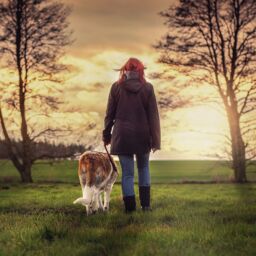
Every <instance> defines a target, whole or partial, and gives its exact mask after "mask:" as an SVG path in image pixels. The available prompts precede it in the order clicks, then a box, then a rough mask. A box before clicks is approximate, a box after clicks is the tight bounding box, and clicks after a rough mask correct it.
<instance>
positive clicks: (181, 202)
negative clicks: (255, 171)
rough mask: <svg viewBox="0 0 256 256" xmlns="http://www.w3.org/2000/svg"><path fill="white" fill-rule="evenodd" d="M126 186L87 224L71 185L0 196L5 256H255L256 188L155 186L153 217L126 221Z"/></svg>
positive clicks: (0, 247) (0, 241) (25, 188)
mask: <svg viewBox="0 0 256 256" xmlns="http://www.w3.org/2000/svg"><path fill="white" fill-rule="evenodd" d="M120 193H121V191H120V185H115V186H114V190H113V193H112V200H111V202H110V208H111V209H110V212H109V213H107V214H103V213H101V214H98V215H93V216H89V217H86V215H85V211H84V208H83V207H82V206H78V205H72V201H73V200H74V199H75V198H77V197H78V196H80V187H79V186H78V185H72V184H34V185H16V186H13V187H12V186H11V187H10V188H9V189H2V190H1V191H0V198H1V201H0V255H8V256H9V255H90V256H92V255H97V256H98V255H122V256H126V255H127V256H128V255H139V256H143V255H145V256H148V255H154V256H155V255H179V256H180V255H184V256H185V255H196V256H200V255H216V256H217V255H218V256H220V255H230V256H234V255H239V256H240V255H246V256H249V255H252V256H253V255H255V254H256V214H255V213H256V185H252V184H247V185H239V186H237V185H234V184H201V185H199V184H181V185H178V184H172V185H159V184H158V185H153V187H152V206H153V208H154V210H153V211H152V212H149V213H143V212H141V211H139V210H138V211H137V212H136V213H135V214H132V215H125V214H124V213H123V210H122V201H121V197H120Z"/></svg>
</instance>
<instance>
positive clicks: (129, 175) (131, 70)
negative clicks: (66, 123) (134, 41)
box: [103, 58, 160, 212]
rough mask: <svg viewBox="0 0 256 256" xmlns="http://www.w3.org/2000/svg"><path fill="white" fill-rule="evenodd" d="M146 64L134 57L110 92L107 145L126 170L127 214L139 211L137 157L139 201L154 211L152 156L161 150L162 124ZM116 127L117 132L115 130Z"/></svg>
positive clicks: (105, 141) (104, 139) (143, 208)
mask: <svg viewBox="0 0 256 256" xmlns="http://www.w3.org/2000/svg"><path fill="white" fill-rule="evenodd" d="M144 69H145V67H144V65H143V64H142V62H141V61H139V60H138V59H136V58H130V59H129V60H128V61H127V62H126V63H125V65H124V66H123V67H122V68H121V69H120V70H119V71H120V77H119V80H118V81H117V82H115V83H114V84H113V85H112V87H111V90H110V93H109V97H108V104H107V110H106V116H105V122H104V130H103V142H104V144H105V145H108V144H111V149H110V153H111V154H112V155H118V158H119V161H120V164H121V168H122V194H123V201H124V206H125V211H126V212H132V211H134V210H136V201H135V192H134V155H135V157H136V163H137V168H138V178H139V198H140V204H141V207H142V210H143V211H147V210H150V209H151V208H150V173H149V154H150V151H151V150H152V151H153V152H155V151H156V150H158V149H160V121H159V114H158V108H157V103H156V97H155V93H154V89H153V86H152V85H151V84H150V83H148V82H147V81H146V80H145V77H144ZM112 127H113V131H112Z"/></svg>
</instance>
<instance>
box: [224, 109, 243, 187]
mask: <svg viewBox="0 0 256 256" xmlns="http://www.w3.org/2000/svg"><path fill="white" fill-rule="evenodd" d="M228 119H229V129H230V135H231V144H232V160H233V163H232V167H233V170H234V179H235V182H238V183H243V182H247V178H246V156H245V145H244V141H243V138H242V134H241V128H240V122H239V115H238V113H237V111H236V110H235V109H234V108H232V107H231V108H229V111H228Z"/></svg>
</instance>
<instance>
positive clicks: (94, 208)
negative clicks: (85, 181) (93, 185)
mask: <svg viewBox="0 0 256 256" xmlns="http://www.w3.org/2000/svg"><path fill="white" fill-rule="evenodd" d="M99 194H100V192H99V191H98V190H96V191H95V192H94V195H93V201H92V211H93V213H96V212H97V211H98V210H99Z"/></svg>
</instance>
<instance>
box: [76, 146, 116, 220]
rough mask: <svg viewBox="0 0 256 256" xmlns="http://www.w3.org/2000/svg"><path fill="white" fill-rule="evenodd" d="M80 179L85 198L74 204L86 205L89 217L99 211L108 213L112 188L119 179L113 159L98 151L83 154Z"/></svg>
mask: <svg viewBox="0 0 256 256" xmlns="http://www.w3.org/2000/svg"><path fill="white" fill-rule="evenodd" d="M110 159H111V160H110ZM78 177H79V180H80V184H81V187H82V194H83V196H82V197H79V198H77V199H76V200H75V201H74V202H73V203H74V204H82V205H84V206H85V207H86V213H87V215H90V214H94V213H96V212H98V211H99V210H102V211H108V210H109V201H110V194H111V191H112V187H113V185H114V183H115V181H116V179H117V177H118V172H117V168H116V166H115V163H114V161H113V158H112V157H111V156H110V155H108V154H107V153H102V152H97V151H87V152H85V153H83V154H82V155H81V156H80V158H79V166H78ZM102 193H104V204H103V202H102Z"/></svg>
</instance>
